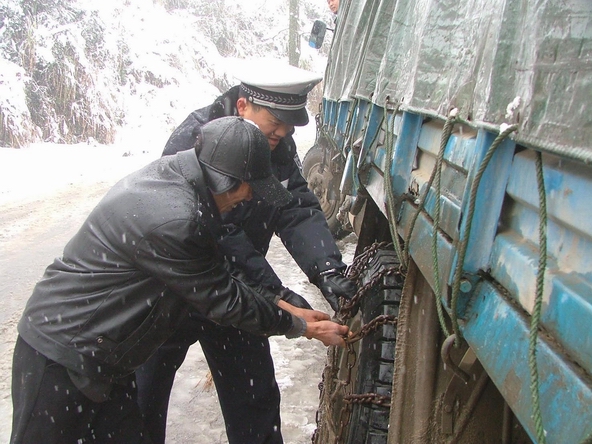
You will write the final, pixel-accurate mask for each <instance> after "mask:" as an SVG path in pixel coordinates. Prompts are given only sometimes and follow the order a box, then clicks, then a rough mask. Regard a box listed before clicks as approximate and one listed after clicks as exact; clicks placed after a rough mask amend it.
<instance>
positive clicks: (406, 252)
mask: <svg viewBox="0 0 592 444" xmlns="http://www.w3.org/2000/svg"><path fill="white" fill-rule="evenodd" d="M449 121H450V122H453V123H454V122H455V121H456V117H455V116H450V117H449V118H448V120H447V121H446V123H448V122H449ZM444 128H445V129H446V124H445V125H444ZM442 137H444V136H442ZM447 143H448V142H447ZM435 176H436V168H434V169H433V170H432V174H431V176H430V178H429V179H428V182H427V184H426V187H425V191H424V193H423V195H422V196H421V198H420V200H419V202H418V204H417V209H416V210H415V213H414V214H413V218H412V219H411V222H410V224H409V232H408V233H407V237H406V238H405V249H404V250H403V253H404V255H405V257H404V259H405V262H404V263H405V265H406V267H405V268H408V265H409V260H410V257H409V244H410V241H411V235H412V234H413V230H414V229H415V223H416V222H417V218H418V217H419V215H420V214H421V212H422V210H423V206H424V204H425V201H426V199H427V196H428V192H429V191H430V188H431V186H432V183H433V182H434V177H435Z"/></svg>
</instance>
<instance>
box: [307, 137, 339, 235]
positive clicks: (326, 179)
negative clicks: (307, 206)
mask: <svg viewBox="0 0 592 444" xmlns="http://www.w3.org/2000/svg"><path fill="white" fill-rule="evenodd" d="M333 170H334V166H333V165H323V148H322V146H320V145H318V144H315V145H313V146H312V147H311V148H310V150H308V152H307V153H306V155H305V156H304V160H303V161H302V175H303V176H304V178H305V179H306V181H307V182H308V187H309V188H310V190H311V191H312V192H313V193H314V194H315V195H316V196H317V198H318V199H319V203H320V204H321V209H322V210H323V213H324V214H325V218H326V219H327V223H328V224H329V229H330V230H331V233H332V234H333V237H334V238H335V239H341V238H343V237H344V236H345V235H346V234H347V231H346V230H344V229H343V226H342V224H341V222H340V221H339V220H338V219H337V215H338V214H339V206H340V205H341V195H340V192H339V183H340V181H341V174H335V173H333Z"/></svg>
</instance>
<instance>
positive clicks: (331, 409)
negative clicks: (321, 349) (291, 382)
mask: <svg viewBox="0 0 592 444" xmlns="http://www.w3.org/2000/svg"><path fill="white" fill-rule="evenodd" d="M387 269H390V270H393V269H397V270H398V269H399V262H398V259H397V257H396V254H395V253H394V252H393V251H389V250H378V251H377V253H376V254H375V255H374V256H373V257H372V258H371V259H370V260H369V262H368V265H367V267H366V268H365V269H364V271H363V272H362V275H361V281H360V286H365V285H367V284H368V283H369V282H371V281H372V279H373V278H375V277H376V275H377V274H378V273H380V272H383V271H385V270H387ZM403 282H404V276H403V275H402V274H401V273H400V272H397V273H393V274H387V275H385V276H383V277H382V278H380V279H379V280H377V281H376V282H375V285H373V286H372V287H370V289H369V291H368V292H367V293H366V294H365V295H364V296H363V297H362V299H361V303H360V309H359V312H358V313H357V314H356V316H355V317H354V318H352V319H351V320H350V322H349V323H348V325H349V326H350V329H351V330H352V331H353V332H354V333H355V332H358V331H360V330H361V329H363V328H364V327H366V328H368V327H367V326H369V325H370V324H372V325H376V320H377V318H378V317H379V316H381V315H392V316H398V314H399V304H400V300H401V293H402V288H403ZM378 325H379V328H378V329H376V330H370V331H371V333H369V334H367V335H366V336H364V337H363V338H362V339H361V340H360V341H358V342H355V343H354V344H353V345H354V346H355V347H354V349H353V350H349V351H348V350H347V349H345V350H344V349H341V348H332V350H331V351H330V353H329V359H328V362H329V364H328V366H327V368H326V369H325V372H324V374H323V390H322V392H321V406H320V408H319V415H318V416H319V418H320V421H319V424H318V429H317V432H316V433H315V440H314V441H313V442H315V443H316V444H321V443H323V444H327V443H339V444H386V443H387V438H388V425H389V414H390V406H389V400H390V396H391V390H392V389H391V387H392V381H393V368H394V359H395V343H396V339H397V338H396V325H395V324H394V323H383V324H380V323H379V324H378ZM331 361H332V363H331ZM335 367H337V368H335ZM348 379H349V380H350V382H349V384H347V385H344V383H343V382H344V381H348ZM385 401H386V402H385Z"/></svg>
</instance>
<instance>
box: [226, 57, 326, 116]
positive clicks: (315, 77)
mask: <svg viewBox="0 0 592 444" xmlns="http://www.w3.org/2000/svg"><path fill="white" fill-rule="evenodd" d="M237 66H238V69H237V71H239V72H238V73H237V74H236V77H237V78H238V79H239V80H240V81H241V85H240V89H241V91H242V93H243V94H244V95H245V96H246V97H247V99H248V100H249V101H250V102H252V103H254V104H256V105H260V106H264V107H266V108H267V109H268V111H269V112H270V113H271V114H273V115H274V116H275V117H276V118H278V119H279V120H281V121H282V122H284V123H287V124H288V125H294V126H304V125H306V124H307V123H308V112H307V111H306V99H307V96H308V93H309V92H310V91H311V90H312V89H313V88H314V87H315V86H316V85H317V84H318V83H319V82H320V81H321V79H322V77H321V76H320V75H319V74H316V73H314V72H311V71H306V70H304V69H300V68H296V67H294V66H290V65H288V64H286V63H284V62H281V61H279V60H275V59H262V60H252V61H249V62H246V61H243V62H242V63H238V64H237Z"/></svg>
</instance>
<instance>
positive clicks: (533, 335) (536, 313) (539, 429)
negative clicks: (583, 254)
mask: <svg viewBox="0 0 592 444" xmlns="http://www.w3.org/2000/svg"><path fill="white" fill-rule="evenodd" d="M536 177H537V185H538V192H539V265H538V272H537V277H536V296H535V300H534V307H533V310H532V316H531V318H530V336H529V341H528V365H529V368H530V391H531V397H532V416H533V419H534V425H535V430H536V433H537V439H538V441H539V443H540V444H544V443H545V442H546V437H545V429H544V427H543V418H542V414H541V403H540V399H539V394H540V384H539V370H538V365H537V362H536V343H537V338H538V332H539V325H540V322H541V311H542V305H543V287H544V282H545V270H546V269H547V200H546V192H545V178H544V175H543V156H542V154H541V152H540V151H537V152H536Z"/></svg>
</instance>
